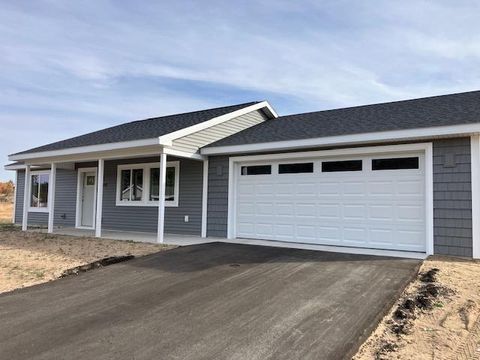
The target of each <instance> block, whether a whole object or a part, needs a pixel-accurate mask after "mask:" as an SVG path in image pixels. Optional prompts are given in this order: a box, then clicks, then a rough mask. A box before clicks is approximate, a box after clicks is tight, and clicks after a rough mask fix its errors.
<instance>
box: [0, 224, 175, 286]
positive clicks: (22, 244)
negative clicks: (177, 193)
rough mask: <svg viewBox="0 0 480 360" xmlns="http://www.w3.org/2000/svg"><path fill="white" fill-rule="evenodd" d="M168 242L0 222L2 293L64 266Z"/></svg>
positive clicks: (51, 277) (55, 273)
mask: <svg viewBox="0 0 480 360" xmlns="http://www.w3.org/2000/svg"><path fill="white" fill-rule="evenodd" d="M170 248H172V247H171V246H166V245H157V244H146V243H134V242H129V241H119V240H108V239H101V240H99V239H95V238H80V237H71V236H61V235H48V234H43V233H34V232H28V233H25V232H22V231H19V230H18V229H17V228H13V227H12V226H6V225H0V293H1V292H6V291H10V290H13V289H17V288H21V287H25V286H31V285H34V284H39V283H43V282H47V281H50V280H54V279H56V278H58V277H59V276H60V275H61V274H62V272H63V271H64V270H67V269H70V268H73V267H76V266H80V265H84V264H88V263H91V262H93V261H96V260H99V259H102V258H105V257H110V256H122V255H134V256H142V255H147V254H150V253H154V252H158V251H161V250H166V249H170Z"/></svg>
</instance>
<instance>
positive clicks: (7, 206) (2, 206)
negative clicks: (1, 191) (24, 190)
mask: <svg viewBox="0 0 480 360" xmlns="http://www.w3.org/2000/svg"><path fill="white" fill-rule="evenodd" d="M12 214H13V204H12V203H2V202H0V223H11V222H12Z"/></svg>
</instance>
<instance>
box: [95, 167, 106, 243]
mask: <svg viewBox="0 0 480 360" xmlns="http://www.w3.org/2000/svg"><path fill="white" fill-rule="evenodd" d="M104 169H105V160H103V159H98V174H97V209H96V213H95V214H96V215H95V237H102V209H103V178H104V173H105V170H104Z"/></svg>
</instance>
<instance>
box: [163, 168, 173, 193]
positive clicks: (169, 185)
mask: <svg viewBox="0 0 480 360" xmlns="http://www.w3.org/2000/svg"><path fill="white" fill-rule="evenodd" d="M166 176H167V177H166V185H165V201H175V168H174V167H167V174H166Z"/></svg>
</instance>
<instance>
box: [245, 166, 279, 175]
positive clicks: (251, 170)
mask: <svg viewBox="0 0 480 360" xmlns="http://www.w3.org/2000/svg"><path fill="white" fill-rule="evenodd" d="M271 173H272V166H271V165H254V166H242V175H270V174H271Z"/></svg>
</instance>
